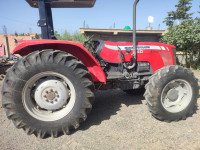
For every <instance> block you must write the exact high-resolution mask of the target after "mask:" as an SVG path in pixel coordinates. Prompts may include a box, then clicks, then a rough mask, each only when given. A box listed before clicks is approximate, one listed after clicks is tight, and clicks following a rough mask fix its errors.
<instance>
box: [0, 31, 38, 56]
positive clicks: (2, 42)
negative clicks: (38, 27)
mask: <svg viewBox="0 0 200 150" xmlns="http://www.w3.org/2000/svg"><path fill="white" fill-rule="evenodd" d="M7 36H8V43H9V49H10V52H11V53H12V52H13V50H14V48H15V47H16V45H17V43H16V41H19V40H31V39H33V38H34V37H35V34H31V35H27V36H15V35H7ZM0 45H5V40H4V35H2V34H0Z"/></svg>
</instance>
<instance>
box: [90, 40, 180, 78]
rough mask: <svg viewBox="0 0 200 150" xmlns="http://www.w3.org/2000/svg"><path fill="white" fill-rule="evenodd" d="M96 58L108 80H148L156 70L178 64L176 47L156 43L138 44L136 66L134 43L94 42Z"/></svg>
mask: <svg viewBox="0 0 200 150" xmlns="http://www.w3.org/2000/svg"><path fill="white" fill-rule="evenodd" d="M92 47H93V49H94V56H95V57H96V59H97V60H98V61H99V63H100V65H101V66H102V68H103V69H104V72H105V73H106V75H107V79H116V78H117V79H119V78H124V79H136V78H138V77H140V78H143V79H144V80H148V77H149V76H151V75H152V74H153V73H154V72H155V71H156V70H158V69H160V68H162V67H164V66H169V65H175V63H176V49H175V46H172V45H168V44H163V43H156V42H138V43H137V58H136V62H137V63H136V66H135V64H134V62H133V60H134V59H135V58H134V56H133V43H132V42H109V41H102V40H99V41H93V46H92Z"/></svg>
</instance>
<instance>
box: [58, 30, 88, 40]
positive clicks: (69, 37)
mask: <svg viewBox="0 0 200 150" xmlns="http://www.w3.org/2000/svg"><path fill="white" fill-rule="evenodd" d="M54 35H55V36H56V38H57V39H58V40H65V41H75V42H78V43H83V42H84V41H86V40H88V39H89V37H88V36H86V35H84V34H80V33H79V32H77V31H76V32H74V33H72V34H70V33H69V32H68V31H67V30H65V31H64V32H63V33H62V34H59V33H58V32H57V31H55V33H54Z"/></svg>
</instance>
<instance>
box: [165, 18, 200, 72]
mask: <svg viewBox="0 0 200 150" xmlns="http://www.w3.org/2000/svg"><path fill="white" fill-rule="evenodd" d="M161 42H163V43H168V44H171V45H175V46H176V48H177V50H178V51H182V52H184V54H185V56H186V66H187V67H190V66H192V67H194V68H200V52H199V49H200V23H198V22H195V21H194V20H188V21H184V22H182V23H181V24H180V25H178V26H176V27H170V28H169V32H168V33H167V34H165V35H164V36H163V37H162V39H161Z"/></svg>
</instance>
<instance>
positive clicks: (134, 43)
mask: <svg viewBox="0 0 200 150" xmlns="http://www.w3.org/2000/svg"><path fill="white" fill-rule="evenodd" d="M138 2H139V0H135V2H134V5H133V57H134V60H135V62H136V59H137V47H136V6H137V3H138Z"/></svg>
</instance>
